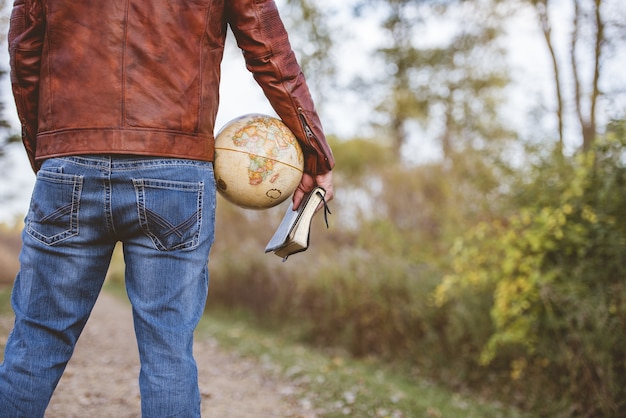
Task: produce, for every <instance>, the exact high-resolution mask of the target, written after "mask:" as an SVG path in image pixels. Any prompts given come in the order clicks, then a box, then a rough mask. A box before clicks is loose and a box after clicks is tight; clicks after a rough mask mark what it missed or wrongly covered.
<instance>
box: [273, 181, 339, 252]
mask: <svg viewBox="0 0 626 418" xmlns="http://www.w3.org/2000/svg"><path fill="white" fill-rule="evenodd" d="M325 195H326V190H324V189H323V188H321V187H316V188H314V189H313V190H311V192H309V193H308V194H307V195H306V196H304V198H303V200H302V202H300V207H299V208H298V210H293V202H292V203H290V204H289V207H288V208H287V212H285V215H284V216H283V219H282V221H281V222H280V224H279V225H278V228H276V232H274V235H273V236H272V238H271V239H270V241H269V242H268V243H267V246H266V247H265V252H266V253H269V252H274V254H276V255H277V256H279V257H282V259H283V261H286V260H287V257H289V256H290V255H292V254H295V253H298V252H302V251H306V249H307V248H308V247H309V237H310V233H311V220H312V219H313V216H314V215H315V213H316V212H317V208H318V207H319V206H320V204H322V205H323V208H324V209H323V210H324V220H325V221H326V227H327V228H328V218H327V214H329V213H330V210H329V209H328V206H327V205H326V200H325V199H324V196H325Z"/></svg>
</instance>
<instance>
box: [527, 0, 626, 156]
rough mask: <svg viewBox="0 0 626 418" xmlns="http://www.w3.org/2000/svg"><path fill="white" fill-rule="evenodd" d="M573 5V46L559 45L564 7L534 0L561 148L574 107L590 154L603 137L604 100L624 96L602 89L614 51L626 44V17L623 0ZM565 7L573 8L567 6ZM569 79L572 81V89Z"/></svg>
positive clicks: (579, 0) (573, 0)
mask: <svg viewBox="0 0 626 418" xmlns="http://www.w3.org/2000/svg"><path fill="white" fill-rule="evenodd" d="M568 3H569V5H570V6H571V8H572V14H571V21H570V31H569V33H568V34H567V38H568V41H567V43H566V44H559V43H558V41H557V40H556V39H555V35H554V27H553V22H554V19H555V18H554V17H553V15H558V17H559V18H562V15H563V12H562V10H555V8H556V6H558V4H556V2H554V1H553V0H530V4H532V6H533V7H534V8H535V10H536V13H537V19H538V22H539V26H540V28H541V31H542V33H543V38H544V40H545V43H546V47H547V49H548V51H549V54H550V57H551V65H552V73H553V77H554V89H555V100H556V110H555V113H556V119H557V123H558V140H559V148H560V149H561V151H562V149H563V146H564V137H565V133H564V132H565V128H566V122H565V120H566V114H567V112H568V102H569V103H571V111H572V112H573V113H574V114H575V119H576V123H577V125H578V126H577V130H579V132H580V135H581V138H582V141H581V148H582V150H583V151H588V150H589V149H590V148H591V146H592V145H593V142H594V141H595V139H596V136H597V134H598V130H599V128H598V123H599V121H598V108H599V105H600V103H601V101H602V99H603V98H608V96H610V94H611V93H616V94H621V95H623V94H624V92H623V91H622V92H619V91H611V89H613V88H615V87H616V86H611V85H610V84H609V83H604V84H602V81H603V78H604V77H605V71H604V70H605V65H606V64H607V63H609V62H610V61H611V60H612V58H614V57H615V56H614V55H612V54H610V51H611V50H613V51H615V50H618V49H619V48H618V47H619V45H620V44H621V43H623V41H624V36H623V26H624V14H623V11H622V10H621V9H620V6H619V5H618V3H619V2H618V1H617V0H568ZM564 4H567V3H561V6H563V5H564ZM561 50H563V51H561ZM559 52H562V53H561V55H559ZM566 76H569V77H570V78H571V83H570V84H569V85H568V84H566V81H565V79H566ZM621 112H622V114H623V109H622V110H621ZM621 116H622V115H613V117H621Z"/></svg>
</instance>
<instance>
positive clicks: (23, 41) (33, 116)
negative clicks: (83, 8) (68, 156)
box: [8, 0, 45, 172]
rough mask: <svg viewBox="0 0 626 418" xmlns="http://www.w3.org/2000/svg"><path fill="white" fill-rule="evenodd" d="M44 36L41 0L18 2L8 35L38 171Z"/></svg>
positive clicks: (16, 92)
mask: <svg viewBox="0 0 626 418" xmlns="http://www.w3.org/2000/svg"><path fill="white" fill-rule="evenodd" d="M44 34H45V18H44V12H43V7H42V4H41V0H15V2H14V4H13V10H12V12H11V21H10V25H9V33H8V44H9V57H10V68H11V87H12V90H13V97H14V99H15V105H16V107H17V114H18V116H19V119H20V122H21V124H22V140H23V142H24V147H25V148H26V153H27V154H28V159H29V160H30V163H31V166H32V168H33V170H34V171H35V172H36V171H37V170H38V169H39V166H40V163H38V162H36V161H35V154H36V150H37V124H38V110H39V109H38V108H39V82H40V69H41V52H42V46H43V39H44Z"/></svg>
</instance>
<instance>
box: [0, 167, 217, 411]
mask: <svg viewBox="0 0 626 418" xmlns="http://www.w3.org/2000/svg"><path fill="white" fill-rule="evenodd" d="M214 223H215V181H214V177H213V165H212V164H211V163H207V162H199V161H189V160H178V159H166V158H149V157H137V156H79V157H64V158H54V159H50V160H47V161H45V162H44V164H43V167H42V168H41V170H40V171H39V172H38V174H37V181H36V184H35V188H34V191H33V197H32V200H31V204H30V208H29V211H28V215H27V216H26V223H25V227H24V232H23V234H22V236H23V247H22V252H21V254H20V262H21V269H20V272H19V274H18V275H17V278H16V280H15V285H14V288H13V294H12V299H11V301H12V306H13V309H14V311H15V326H14V328H13V330H12V331H11V334H10V335H9V339H8V341H7V344H6V349H5V356H4V363H3V364H2V365H0V417H11V418H15V417H27V418H36V417H43V415H44V411H45V409H46V407H47V405H48V403H49V401H50V398H51V396H52V393H53V391H54V389H55V387H56V385H57V383H58V381H59V379H60V378H61V375H62V373H63V371H64V369H65V366H66V364H67V362H68V360H69V359H70V357H71V355H72V352H73V350H74V346H75V344H76V341H77V340H78V337H79V335H80V334H81V331H82V330H83V327H84V326H85V323H86V322H87V318H88V317H89V314H90V312H91V310H92V308H93V306H94V304H95V302H96V298H97V297H98V294H99V292H100V290H101V288H102V285H103V282H104V279H105V275H106V272H107V268H108V266H109V263H110V260H111V255H112V252H113V249H114V247H115V244H116V243H117V242H118V241H119V242H121V243H122V244H123V252H124V259H125V263H126V272H125V280H126V290H127V292H128V296H129V299H130V301H131V304H132V309H133V320H134V326H135V334H136V338H137V343H138V346H139V355H140V360H141V371H140V375H139V385H140V391H141V408H142V415H143V416H144V417H199V416H200V394H199V390H198V378H197V368H196V363H195V360H194V358H193V354H192V344H193V332H194V329H195V328H196V326H197V324H198V321H199V319H200V317H201V316H202V313H203V311H204V306H205V302H206V297H207V291H208V269H207V268H208V266H207V263H208V256H209V251H210V248H211V245H212V243H213V239H214Z"/></svg>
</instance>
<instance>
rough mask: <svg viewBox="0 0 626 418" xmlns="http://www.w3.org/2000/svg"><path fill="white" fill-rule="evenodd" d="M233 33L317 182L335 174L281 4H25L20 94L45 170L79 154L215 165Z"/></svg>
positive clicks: (18, 56)
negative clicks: (224, 67)
mask: <svg viewBox="0 0 626 418" xmlns="http://www.w3.org/2000/svg"><path fill="white" fill-rule="evenodd" d="M228 25H229V26H230V27H231V28H232V31H233V33H234V35H235V38H236V39H237V44H238V45H239V47H240V48H241V50H242V51H243V54H244V57H245V61H246V66H247V68H248V69H249V70H250V71H251V72H252V73H253V75H254V77H255V79H256V80H257V82H258V83H259V85H260V86H261V87H262V89H263V91H264V92H265V95H266V96H267V98H268V99H269V101H270V103H271V104H272V106H273V107H274V109H275V111H276V113H277V114H278V115H279V116H280V118H281V119H282V120H283V121H284V122H285V124H286V125H287V126H288V127H289V128H290V129H291V130H292V131H293V132H294V134H295V135H296V137H297V138H298V140H299V142H300V143H301V145H302V147H303V150H304V154H305V172H307V173H309V174H322V173H326V172H328V171H329V170H331V169H332V167H333V165H334V159H333V156H332V153H331V150H330V147H329V146H328V143H327V142H326V139H325V137H324V133H323V131H322V126H321V124H320V121H319V117H318V115H317V113H316V111H315V108H314V104H313V101H312V99H311V96H310V94H309V90H308V87H307V85H306V82H305V79H304V76H303V75H302V72H301V69H300V66H299V65H298V63H297V61H296V59H295V56H294V53H293V51H292V50H291V46H290V44H289V40H288V37H287V33H286V31H285V28H284V26H283V24H282V21H281V20H280V17H279V15H278V11H277V8H276V5H275V4H274V1H273V0H175V1H173V0H98V1H76V0H16V1H15V3H14V7H13V12H12V14H11V23H10V29H9V53H10V58H11V61H10V63H11V83H12V87H13V95H14V97H15V102H16V106H17V111H18V115H19V117H20V120H21V123H22V137H23V140H24V146H25V148H26V151H27V153H28V156H29V158H30V161H31V164H32V166H33V169H34V170H35V171H36V170H37V169H38V167H39V165H40V164H41V161H42V160H44V159H46V158H50V157H55V156H63V155H76V154H103V153H105V154H140V155H152V156H164V157H174V158H189V159H196V160H205V161H212V160H213V155H214V136H213V135H214V129H215V117H216V114H217V108H218V100H219V97H218V94H219V80H220V63H221V60H222V55H223V52H224V42H225V38H226V28H227V26H228Z"/></svg>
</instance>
